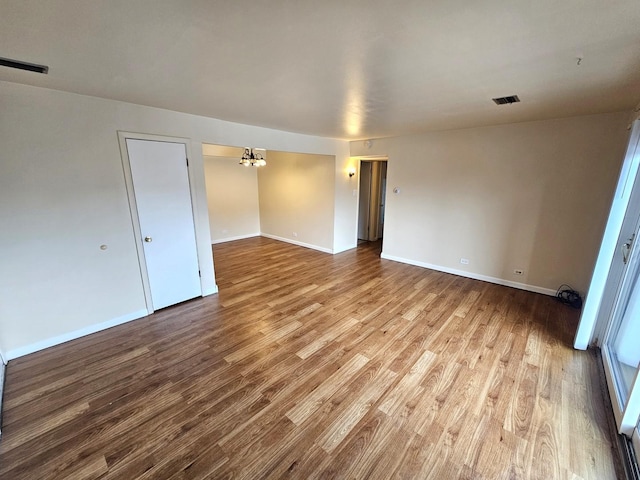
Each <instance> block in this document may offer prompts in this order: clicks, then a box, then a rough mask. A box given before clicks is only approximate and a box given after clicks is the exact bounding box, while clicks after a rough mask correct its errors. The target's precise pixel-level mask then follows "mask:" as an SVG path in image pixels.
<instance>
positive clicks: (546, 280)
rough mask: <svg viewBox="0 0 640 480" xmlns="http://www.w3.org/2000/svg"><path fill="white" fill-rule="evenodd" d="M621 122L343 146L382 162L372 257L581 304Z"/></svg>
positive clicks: (573, 122) (587, 121)
mask: <svg viewBox="0 0 640 480" xmlns="http://www.w3.org/2000/svg"><path fill="white" fill-rule="evenodd" d="M627 123H628V112H621V113H611V114H603V115H592V116H584V117H574V118H566V119H556V120H549V121H539V122H528V123H520V124H512V125H501V126H494V127H483V128H473V129H466V130H455V131H447V132H435V133H428V134H422V135H412V136H404V137H396V138H386V139H378V140H374V141H373V142H372V145H371V147H370V148H367V146H366V144H365V143H364V142H352V143H351V154H352V155H354V156H356V155H388V157H389V162H388V174H387V179H388V182H387V186H388V188H387V207H386V222H385V236H384V243H383V256H385V257H387V258H393V259H397V260H401V261H406V262H408V263H414V264H419V265H423V266H431V267H433V268H437V269H441V270H445V271H453V272H458V273H461V274H463V275H468V276H472V277H475V278H484V279H488V280H491V281H498V282H500V283H506V284H512V285H514V286H520V287H526V288H529V289H532V290H535V291H541V292H544V293H553V292H555V290H556V289H557V287H558V286H559V285H560V284H562V283H569V284H571V285H572V286H573V287H574V288H576V289H578V290H580V291H581V292H583V293H584V292H585V291H586V289H587V286H588V284H589V279H590V276H591V271H592V269H593V265H594V261H595V258H596V254H597V250H598V245H599V243H600V240H601V238H602V232H603V229H604V224H605V221H606V217H607V212H608V209H609V206H610V204H611V198H612V195H613V190H614V187H615V181H616V178H617V175H618V173H619V169H620V164H621V161H622V157H623V153H624V148H625V142H626V137H627V134H628V132H627V130H626V127H627ZM394 187H400V189H401V192H400V193H399V194H394V193H393V188H394ZM461 257H463V258H466V259H469V264H468V265H461V264H460V258H461ZM514 269H522V270H524V272H525V273H524V275H522V276H517V275H514V273H513V270H514Z"/></svg>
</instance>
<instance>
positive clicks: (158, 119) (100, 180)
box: [0, 82, 356, 358]
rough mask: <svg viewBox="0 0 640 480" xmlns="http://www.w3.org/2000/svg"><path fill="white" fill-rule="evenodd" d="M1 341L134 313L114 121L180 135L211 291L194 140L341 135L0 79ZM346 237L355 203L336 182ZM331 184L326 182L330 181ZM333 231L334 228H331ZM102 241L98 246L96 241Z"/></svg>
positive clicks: (136, 293)
mask: <svg viewBox="0 0 640 480" xmlns="http://www.w3.org/2000/svg"><path fill="white" fill-rule="evenodd" d="M0 112H2V113H1V114H0V144H1V145H2V148H3V152H2V158H1V161H0V225H1V228H0V350H2V351H3V352H4V353H6V354H7V356H8V357H10V358H15V357H16V356H20V355H23V354H25V353H28V352H30V351H35V350H38V349H41V348H45V347H46V346H49V345H53V344H56V343H60V342H62V341H65V340H69V339H71V338H75V337H77V336H79V335H82V334H86V333H90V332H91V331H95V330H98V329H101V328H106V327H107V326H110V325H113V324H116V323H119V322H122V321H126V320H131V319H132V318H137V317H139V316H141V315H143V314H144V313H145V311H146V310H145V309H146V307H145V301H144V295H143V290H142V282H141V275H140V270H139V267H138V259H137V253H136V245H135V241H134V237H133V230H132V224H131V216H130V213H129V205H128V201H127V194H126V187H125V182H124V175H123V170H122V161H121V158H120V151H119V144H118V135H117V132H118V131H126V132H141V133H147V134H154V135H166V136H173V137H184V138H186V139H188V141H189V142H190V144H191V154H192V158H190V173H191V174H192V178H190V179H191V180H192V184H191V185H192V188H193V189H195V193H196V197H197V202H196V205H195V206H194V207H195V209H194V212H195V215H196V230H197V232H196V233H197V243H198V256H199V260H200V268H201V271H202V279H203V280H202V282H203V290H204V291H205V292H206V293H211V292H212V291H215V279H214V270H213V262H212V258H211V238H210V234H209V219H208V214H207V198H206V190H205V176H204V163H203V157H202V144H203V143H210V144H220V145H256V146H260V147H263V148H266V149H268V150H285V151H303V152H309V153H316V154H321V155H336V156H338V157H339V159H340V160H339V163H340V165H344V164H346V163H347V162H348V149H349V145H348V143H347V142H345V141H340V140H335V139H329V138H320V137H313V136H309V135H299V134H293V133H288V132H282V131H277V130H272V129H267V128H260V127H252V126H248V125H241V124H236V123H231V122H225V121H222V120H217V119H212V118H206V117H199V116H196V115H188V114H183V113H178V112H171V111H168V110H162V109H157V108H150V107H144V106H140V105H133V104H128V103H124V102H117V101H112V100H106V99H100V98H95V97H88V96H83V95H76V94H71V93H65V92H59V91H55V90H48V89H44V88H37V87H30V86H26V85H19V84H14V83H9V82H0ZM336 189H339V190H340V192H339V193H338V192H336V194H335V198H336V201H335V208H336V216H339V217H340V218H342V219H343V220H344V224H345V226H344V228H343V229H342V230H341V231H340V232H339V234H338V233H337V232H336V236H335V238H332V241H334V242H336V243H344V244H348V243H349V241H351V240H350V238H351V237H352V235H353V232H354V231H355V222H356V215H355V211H356V207H355V203H354V200H355V199H352V197H351V196H350V192H351V191H350V188H349V184H348V183H347V182H342V183H338V182H336ZM332 195H333V190H332ZM331 234H333V230H331ZM101 244H107V245H108V246H109V248H108V249H107V250H100V248H99V247H100V245H101Z"/></svg>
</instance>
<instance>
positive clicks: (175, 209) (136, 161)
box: [126, 138, 202, 310]
mask: <svg viewBox="0 0 640 480" xmlns="http://www.w3.org/2000/svg"><path fill="white" fill-rule="evenodd" d="M126 143H127V151H128V154H129V163H130V165H131V176H132V179H133V188H134V195H135V202H136V209H137V212H138V220H139V222H140V232H141V235H142V245H143V247H144V259H145V263H146V269H147V275H148V279H149V288H150V290H151V300H152V304H153V310H157V309H160V308H163V307H167V306H169V305H174V304H176V303H179V302H182V301H185V300H188V299H190V298H194V297H197V296H200V295H201V294H202V292H201V288H200V277H199V269H198V256H197V250H196V238H195V229H194V223H193V211H192V207H191V193H190V187H189V176H188V170H187V163H186V158H187V157H186V152H185V146H184V145H183V144H180V143H170V142H158V141H148V140H135V139H130V138H129V139H127V141H126Z"/></svg>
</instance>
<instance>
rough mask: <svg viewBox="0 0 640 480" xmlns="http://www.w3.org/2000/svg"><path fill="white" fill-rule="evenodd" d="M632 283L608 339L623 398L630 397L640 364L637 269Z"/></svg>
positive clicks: (639, 300)
mask: <svg viewBox="0 0 640 480" xmlns="http://www.w3.org/2000/svg"><path fill="white" fill-rule="evenodd" d="M633 273H634V274H635V275H634V276H635V278H634V279H633V284H632V285H631V292H630V295H629V300H628V302H627V305H626V308H624V309H623V314H622V316H621V318H620V319H619V321H618V322H616V324H614V325H613V330H612V332H611V333H612V335H611V336H610V337H609V338H610V340H609V341H608V343H609V347H610V349H611V352H612V357H613V360H614V361H615V363H616V364H617V368H618V375H619V378H618V381H619V388H620V392H621V393H622V397H623V398H628V396H629V393H630V392H631V387H632V386H633V382H634V380H635V378H636V374H637V372H638V364H640V349H639V348H638V339H640V285H639V283H638V275H637V273H638V272H637V271H636V272H633Z"/></svg>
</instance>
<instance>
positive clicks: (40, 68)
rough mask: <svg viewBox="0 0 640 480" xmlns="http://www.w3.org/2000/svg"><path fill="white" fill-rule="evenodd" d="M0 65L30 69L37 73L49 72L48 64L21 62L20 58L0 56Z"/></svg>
mask: <svg viewBox="0 0 640 480" xmlns="http://www.w3.org/2000/svg"><path fill="white" fill-rule="evenodd" d="M0 66H2V67H9V68H17V69H19V70H28V71H30V72H36V73H45V74H46V73H48V72H49V67H47V66H46V65H36V64H35V63H27V62H21V61H19V60H11V59H10V58H2V57H0Z"/></svg>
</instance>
